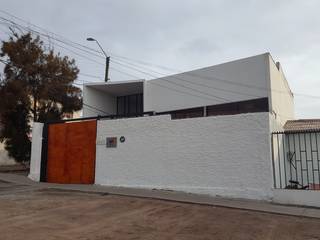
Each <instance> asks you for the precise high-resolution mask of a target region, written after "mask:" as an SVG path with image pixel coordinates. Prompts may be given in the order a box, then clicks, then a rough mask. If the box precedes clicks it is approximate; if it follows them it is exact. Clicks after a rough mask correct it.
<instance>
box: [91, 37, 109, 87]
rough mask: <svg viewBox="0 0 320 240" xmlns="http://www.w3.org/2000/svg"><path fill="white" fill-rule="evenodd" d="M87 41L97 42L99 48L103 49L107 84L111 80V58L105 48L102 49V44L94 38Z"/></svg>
mask: <svg viewBox="0 0 320 240" xmlns="http://www.w3.org/2000/svg"><path fill="white" fill-rule="evenodd" d="M87 41H93V42H96V43H97V44H98V46H99V48H100V49H101V51H102V53H103V54H104V56H105V57H106V72H105V76H104V81H105V82H107V81H108V80H109V65H110V57H109V56H108V55H107V54H106V52H105V51H104V50H103V48H102V47H101V45H100V43H99V42H98V40H96V39H94V38H91V37H90V38H87Z"/></svg>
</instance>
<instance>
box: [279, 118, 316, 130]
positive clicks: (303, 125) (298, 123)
mask: <svg viewBox="0 0 320 240" xmlns="http://www.w3.org/2000/svg"><path fill="white" fill-rule="evenodd" d="M283 128H284V131H285V132H301V131H312V130H320V119H299V120H289V121H287V122H286V124H285V125H284V127H283Z"/></svg>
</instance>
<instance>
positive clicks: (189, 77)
mask: <svg viewBox="0 0 320 240" xmlns="http://www.w3.org/2000/svg"><path fill="white" fill-rule="evenodd" d="M268 58H269V53H265V54H261V55H257V56H253V57H249V58H244V59H240V60H236V61H231V62H227V63H224V64H219V65H215V66H211V67H207V68H203V69H198V70H194V71H190V72H185V73H181V74H177V75H172V76H168V77H164V78H158V79H154V80H149V81H146V82H145V83H144V85H145V86H144V110H145V111H156V112H166V111H171V110H177V109H184V108H192V107H199V106H206V105H214V104H221V103H227V102H236V101H243V100H248V99H254V98H263V97H268V96H269V91H268V90H269V83H268V81H269V75H268V74H269V70H268V67H269V66H268ZM216 97H218V98H216Z"/></svg>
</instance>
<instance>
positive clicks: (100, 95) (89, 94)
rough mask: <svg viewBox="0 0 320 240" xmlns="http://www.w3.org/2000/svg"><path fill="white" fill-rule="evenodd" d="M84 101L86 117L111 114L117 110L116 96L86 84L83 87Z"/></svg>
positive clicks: (84, 114)
mask: <svg viewBox="0 0 320 240" xmlns="http://www.w3.org/2000/svg"><path fill="white" fill-rule="evenodd" d="M103 84H105V83H103ZM83 103H84V104H83V116H85V117H93V116H97V115H111V114H116V112H117V98H116V97H114V96H111V95H110V94H108V93H106V92H103V91H99V90H96V89H94V88H92V87H90V86H85V85H84V87H83ZM87 105H89V106H90V107H89V106H87Z"/></svg>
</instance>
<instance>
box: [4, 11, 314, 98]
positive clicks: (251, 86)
mask: <svg viewBox="0 0 320 240" xmlns="http://www.w3.org/2000/svg"><path fill="white" fill-rule="evenodd" d="M0 12H2V13H4V14H6V15H8V16H10V17H13V18H15V19H18V20H19V21H22V22H25V23H27V24H29V25H32V26H34V27H36V28H38V29H41V30H42V31H46V32H48V33H51V34H52V35H55V36H58V37H60V38H63V39H65V40H61V39H58V38H57V37H53V36H49V35H48V34H44V33H41V32H39V31H36V30H34V29H32V28H30V27H25V26H22V25H21V24H18V23H15V22H14V21H12V20H9V19H6V18H4V17H1V19H3V20H5V21H6V22H7V23H6V24H7V25H9V26H13V27H17V28H18V29H20V28H19V27H21V28H23V29H27V30H28V31H31V32H34V33H36V34H39V35H42V36H45V37H47V38H48V39H54V40H56V41H58V42H61V43H63V44H65V45H68V46H70V47H73V48H76V49H78V50H81V51H84V52H86V53H87V54H91V55H94V56H96V57H99V58H104V57H103V56H101V55H98V54H96V53H99V54H100V52H99V51H97V50H95V49H92V48H90V47H87V46H85V45H83V44H79V43H76V42H74V41H71V40H69V39H67V38H65V37H64V36H62V35H59V34H56V33H53V32H50V31H48V30H47V29H45V28H41V27H39V26H37V25H35V24H32V23H30V22H28V21H25V20H23V19H22V18H19V17H16V16H14V15H13V14H10V13H8V12H6V11H3V10H0ZM20 31H22V30H21V29H20ZM66 41H68V42H66ZM55 44H56V43H55ZM75 45H76V46H75ZM83 48H84V49H83ZM69 50H70V49H69ZM93 52H95V53H93ZM113 55H114V56H115V57H116V58H122V59H127V60H128V61H135V62H139V63H140V64H144V65H150V66H153V67H154V66H156V67H158V68H163V69H168V70H173V69H172V68H168V67H164V66H160V65H155V64H150V63H147V62H144V61H139V60H133V59H131V58H128V57H123V56H120V55H115V54H113ZM118 61H120V60H118ZM122 61H123V60H122ZM99 64H101V63H99ZM118 72H120V71H119V70H118ZM140 72H141V71H140ZM153 72H155V71H153ZM122 73H124V72H122ZM143 73H144V74H148V73H146V72H143ZM125 74H127V75H128V73H125ZM184 74H189V75H191V76H195V77H198V78H202V79H208V80H213V79H215V80H216V81H222V82H224V83H228V84H234V85H237V86H243V87H248V88H255V89H261V90H270V91H275V92H282V93H286V94H287V92H285V91H281V90H276V89H269V88H264V87H259V86H253V85H249V84H244V83H235V82H233V81H230V80H226V79H221V78H216V77H214V76H211V77H209V78H208V77H205V76H199V75H197V74H194V73H191V72H189V73H188V72H186V73H184ZM148 75H150V74H148ZM171 77H172V76H171ZM183 81H186V80H185V79H183ZM186 82H187V81H186ZM190 83H191V84H196V85H200V84H199V83H194V82H190ZM203 86H204V87H208V86H209V85H203ZM210 88H213V89H216V90H219V91H226V92H231V91H230V90H226V89H221V88H220V89H218V88H215V87H212V86H210ZM233 93H235V94H242V95H247V96H249V95H248V94H244V93H239V92H235V91H234V92H233ZM294 95H297V96H302V97H311V98H319V97H320V96H312V95H308V94H302V93H294Z"/></svg>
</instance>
